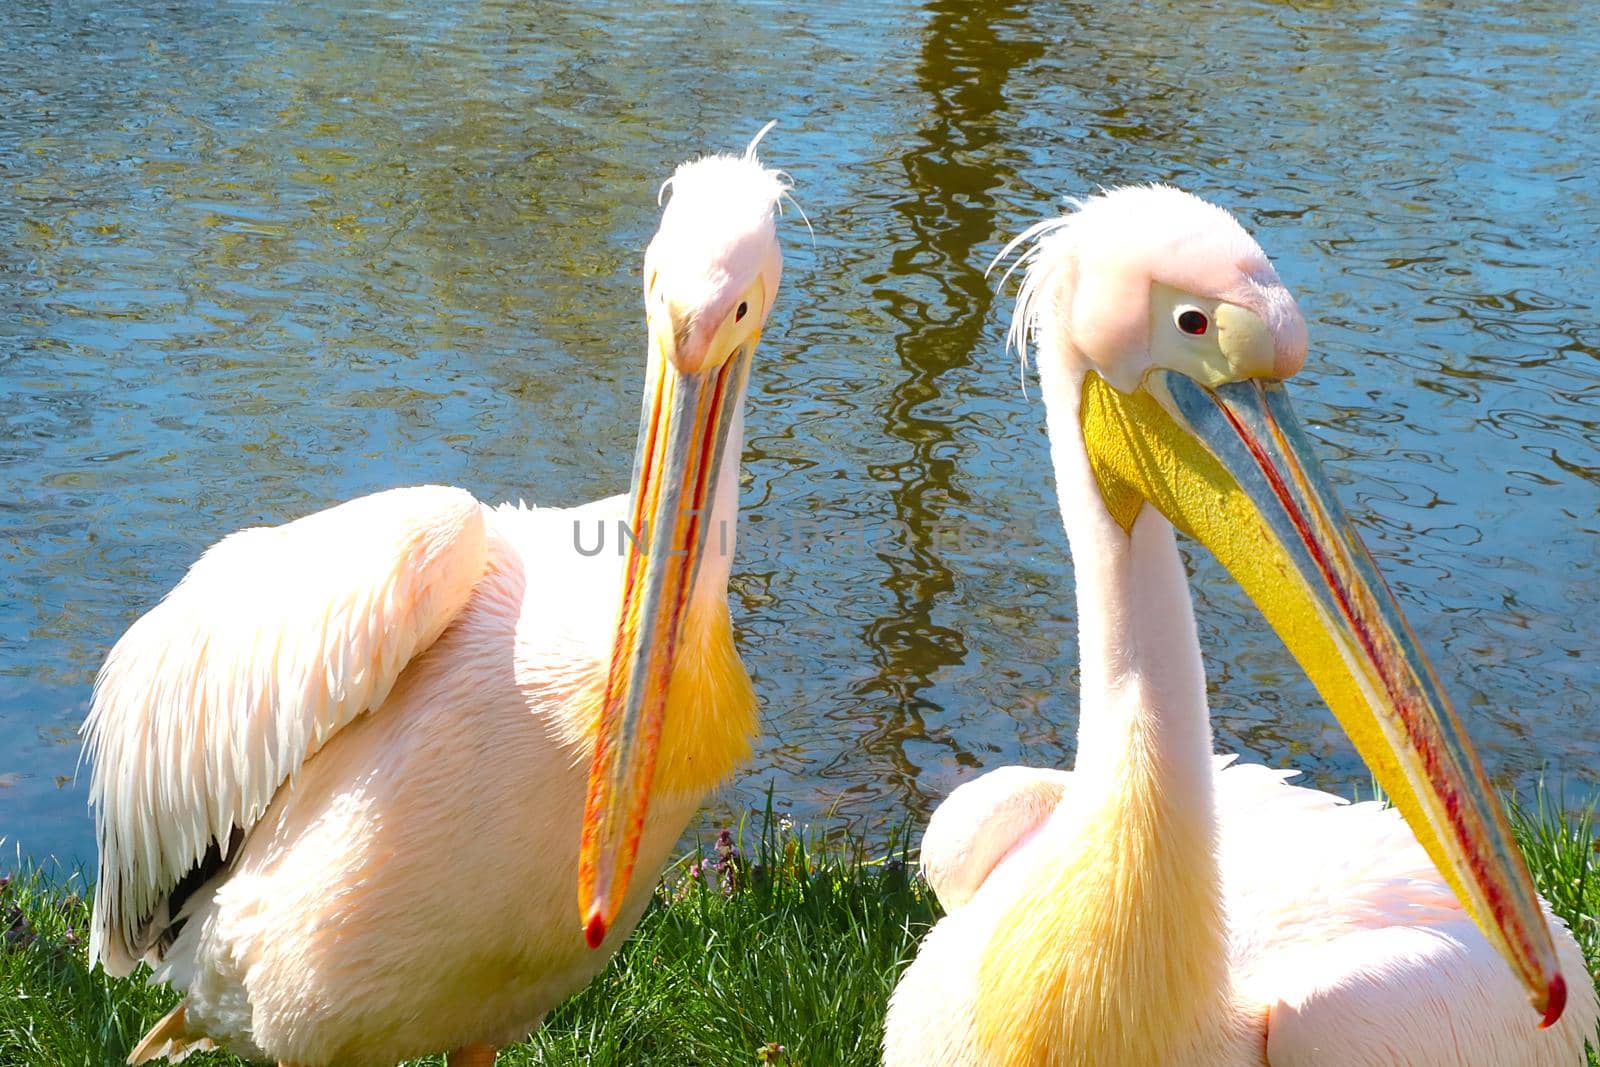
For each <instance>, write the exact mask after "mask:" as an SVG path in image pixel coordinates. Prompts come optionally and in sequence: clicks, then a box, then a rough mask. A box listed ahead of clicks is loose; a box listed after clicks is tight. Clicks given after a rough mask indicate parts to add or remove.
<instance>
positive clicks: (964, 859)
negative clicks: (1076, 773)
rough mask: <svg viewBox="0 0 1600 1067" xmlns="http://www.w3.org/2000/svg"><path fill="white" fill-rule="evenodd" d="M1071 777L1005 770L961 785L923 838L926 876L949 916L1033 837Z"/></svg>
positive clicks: (935, 815) (1049, 772) (1029, 769)
mask: <svg viewBox="0 0 1600 1067" xmlns="http://www.w3.org/2000/svg"><path fill="white" fill-rule="evenodd" d="M1071 778H1072V775H1071V773H1070V772H1067V771H1057V770H1047V769H1043V768H1036V767H1001V768H999V769H998V770H993V771H990V772H989V773H988V774H985V775H982V776H980V777H978V778H974V779H973V780H972V781H970V782H967V783H966V784H964V785H961V786H958V787H957V788H956V789H955V791H953V792H952V793H951V794H950V795H949V796H948V797H946V798H945V801H944V803H943V804H940V805H939V807H938V808H937V809H936V810H935V811H934V813H933V818H932V819H931V820H929V822H928V831H927V833H925V834H923V835H922V876H923V877H924V878H926V879H927V880H928V884H929V885H931V886H933V891H934V892H935V893H936V894H938V897H939V903H940V904H942V905H944V910H945V911H947V912H950V911H954V910H956V909H957V908H959V907H960V906H961V905H963V904H965V903H966V902H967V901H969V900H971V899H972V896H973V894H974V893H976V892H977V891H978V888H979V887H980V886H981V885H983V881H984V879H985V878H988V877H989V872H990V871H992V870H994V869H995V868H996V867H997V866H999V865H1000V861H1001V860H1003V859H1005V858H1006V857H1007V856H1009V855H1011V853H1013V852H1015V851H1016V850H1017V849H1018V848H1019V847H1020V846H1022V845H1023V844H1024V843H1026V842H1027V840H1028V839H1029V838H1030V837H1032V836H1033V834H1034V831H1036V830H1037V829H1038V828H1039V826H1040V825H1041V824H1042V823H1043V822H1044V821H1045V819H1046V818H1048V817H1049V815H1050V813H1051V812H1052V811H1053V810H1055V807H1056V805H1057V804H1059V803H1060V802H1061V795H1062V793H1063V791H1065V789H1066V787H1067V782H1068V781H1069V780H1070V779H1071Z"/></svg>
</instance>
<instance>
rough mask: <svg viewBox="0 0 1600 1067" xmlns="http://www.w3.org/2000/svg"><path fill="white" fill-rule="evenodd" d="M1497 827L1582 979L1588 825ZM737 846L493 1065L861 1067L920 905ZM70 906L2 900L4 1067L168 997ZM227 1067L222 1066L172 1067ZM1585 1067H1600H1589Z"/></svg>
mask: <svg viewBox="0 0 1600 1067" xmlns="http://www.w3.org/2000/svg"><path fill="white" fill-rule="evenodd" d="M1512 821H1513V823H1514V825H1515V826H1516V829H1517V836H1518V839H1519V841H1520V842H1521V844H1522V847H1523V851H1524V853H1525V854H1526V855H1527V857H1528V863H1529V866H1530V867H1531V868H1532V870H1533V874H1534V879H1535V881H1536V882H1537V884H1538V887H1539V892H1540V893H1542V894H1543V895H1544V896H1545V897H1546V898H1547V899H1548V900H1549V901H1550V903H1551V904H1552V906H1553V907H1554V908H1555V910H1556V912H1557V913H1558V914H1560V915H1561V917H1562V918H1564V919H1565V920H1566V921H1567V923H1568V924H1569V925H1570V926H1571V927H1572V929H1573V931H1574V933H1575V934H1576V935H1577V937H1578V940H1579V942H1580V944H1582V946H1583V949H1584V952H1585V954H1586V956H1587V958H1588V960H1589V965H1590V970H1591V972H1594V971H1595V970H1596V969H1597V965H1600V853H1597V845H1596V841H1595V837H1594V832H1593V821H1592V819H1591V818H1590V817H1588V816H1587V815H1585V816H1578V817H1574V816H1570V815H1566V814H1563V813H1562V811H1561V810H1560V809H1559V808H1558V807H1556V806H1555V805H1553V804H1550V803H1548V802H1547V801H1545V800H1544V799H1543V798H1542V796H1541V799H1540V800H1539V801H1537V802H1536V803H1534V805H1533V806H1532V807H1522V806H1518V805H1515V804H1514V805H1513V806H1512ZM735 836H736V835H727V836H725V837H724V838H721V839H719V841H718V842H717V843H716V844H715V845H713V846H712V847H711V848H709V849H707V850H705V861H704V862H703V863H702V864H701V865H699V866H698V869H697V868H696V867H692V866H691V865H690V863H689V862H688V861H687V860H686V861H685V862H683V863H680V864H679V865H678V866H677V867H675V868H674V869H673V870H672V871H670V872H669V873H668V875H667V877H666V878H665V879H664V880H663V882H662V886H661V888H660V889H658V891H657V894H656V900H655V903H654V904H653V905H652V906H651V908H650V910H649V911H648V912H647V913H646V915H645V918H644V920H643V921H642V922H641V923H640V924H639V928H638V930H637V931H636V932H635V933H634V935H633V937H632V938H631V939H630V940H629V941H628V943H627V945H626V946H625V947H624V948H623V949H622V951H621V952H619V953H618V954H617V956H616V958H615V959H613V960H612V962H611V965H610V966H609V967H608V968H607V969H606V971H605V972H604V973H603V974H602V975H601V977H600V978H599V979H597V980H596V981H595V982H594V983H592V984H591V985H590V986H589V988H588V989H586V990H584V991H583V992H581V993H579V994H578V995H577V996H575V997H573V998H572V999H571V1000H570V1001H568V1002H567V1003H566V1004H565V1005H563V1006H562V1007H561V1009H560V1010H559V1011H557V1012H556V1013H555V1014H554V1015H552V1016H551V1018H550V1019H549V1021H548V1022H547V1023H546V1025H545V1027H544V1029H543V1030H542V1031H541V1032H540V1033H539V1035H538V1036H537V1037H536V1038H535V1039H534V1040H533V1041H531V1042H529V1043H528V1044H525V1045H520V1046H517V1047H516V1048H513V1049H508V1050H506V1051H504V1052H502V1053H501V1058H500V1062H501V1063H502V1064H507V1065H512V1067H521V1065H529V1064H541V1065H546V1067H553V1065H558V1064H560V1065H567V1064H593V1065H596V1067H612V1065H615V1067H622V1065H624V1064H626V1065H639V1064H673V1065H681V1064H711V1065H722V1064H760V1063H780V1064H806V1065H817V1067H835V1065H837V1067H848V1065H856V1064H860V1065H867V1064H876V1063H877V1062H878V1044H879V1040H880V1037H881V1034H882V1027H883V1013H884V1009H885V1006H886V1005H887V1002H888V997H889V992H890V990H891V989H892V988H893V986H894V982H895V979H896V976H897V975H898V974H899V972H900V969H901V968H902V967H903V966H904V965H905V964H906V963H907V962H908V961H909V960H910V959H911V958H912V956H913V955H914V953H915V949H916V943H917V941H918V939H919V938H920V937H921V936H922V934H923V933H924V932H925V931H926V929H927V927H928V926H929V924H930V923H931V922H932V921H933V920H934V918H935V917H936V914H937V905H936V904H935V903H934V901H933V899H932V894H931V893H930V892H929V891H928V890H927V888H926V886H924V885H923V884H922V883H921V882H920V881H919V880H918V879H916V878H915V877H914V876H912V875H910V874H909V873H908V872H909V871H910V870H911V865H910V864H908V862H907V856H906V855H905V854H904V852H903V851H902V850H897V849H891V850H890V857H889V858H888V859H887V860H884V859H873V858H869V857H868V856H867V855H865V854H864V853H863V851H862V850H861V848H860V847H859V845H856V844H854V843H852V842H850V841H848V840H840V839H829V840H819V839H812V838H808V837H807V836H806V835H805V834H803V833H801V832H797V831H794V830H791V829H789V828H787V827H786V826H778V825H774V824H772V823H771V821H770V820H769V821H768V823H767V824H766V825H765V826H764V827H763V828H762V830H761V833H760V835H759V840H757V841H752V842H750V843H749V844H750V850H749V851H748V852H744V851H739V850H735V848H734V839H735ZM82 891H83V887H82V883H81V881H80V880H79V879H77V878H75V877H74V878H67V879H54V880H52V879H50V878H47V877H46V876H44V875H43V874H41V873H40V872H39V871H37V870H30V871H22V872H19V873H18V874H16V875H15V876H14V877H13V878H11V880H10V881H9V883H8V884H6V885H5V886H3V887H0V1065H4V1067H11V1065H14V1064H15V1065H23V1064H26V1065H29V1067H90V1065H93V1067H100V1065H107V1067H109V1065H113V1064H120V1063H121V1062H122V1059H123V1057H124V1056H125V1055H126V1054H127V1050H128V1049H129V1047H131V1046H132V1044H133V1043H134V1042H135V1041H137V1040H138V1039H139V1037H140V1036H141V1035H142V1034H143V1033H144V1031H145V1029H146V1028H147V1027H148V1026H149V1025H150V1024H151V1023H153V1022H154V1021H155V1020H156V1019H158V1018H159V1017H160V1016H161V1015H162V1014H163V1013H164V1012H165V1011H166V1010H167V1009H168V1008H169V1007H171V1005H172V1004H173V1003H175V1002H176V999H177V998H176V996H175V995H174V994H173V993H172V992H171V991H169V990H166V989H162V988H153V987H150V986H148V985H146V984H144V983H143V982H142V981H141V980H138V979H126V980H112V979H108V978H107V977H106V976H105V975H104V973H103V972H100V971H97V970H96V971H91V970H90V969H89V967H88V964H87V960H86V958H85V945H84V937H85V934H84V931H85V929H86V927H87V922H88V905H87V903H86V901H85V900H84V899H83V896H82ZM1569 977H1571V976H1569ZM239 1062H240V1061H238V1060H236V1059H234V1058H232V1057H230V1056H225V1055H222V1054H220V1053H209V1054H205V1055H197V1056H194V1057H192V1058H191V1059H189V1060H188V1061H186V1063H187V1064H193V1065H196V1067H221V1065H228V1064H238V1063H239ZM417 1062H418V1063H429V1064H438V1063H440V1062H442V1060H441V1058H438V1057H435V1058H434V1059H432V1060H422V1061H417ZM1590 1063H1591V1064H1592V1065H1596V1067H1600V1060H1597V1059H1596V1058H1595V1057H1594V1056H1593V1055H1591V1058H1590Z"/></svg>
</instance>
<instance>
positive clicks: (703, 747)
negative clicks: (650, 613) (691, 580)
mask: <svg viewBox="0 0 1600 1067" xmlns="http://www.w3.org/2000/svg"><path fill="white" fill-rule="evenodd" d="M608 666H609V665H608V664H607V663H605V662H604V661H601V662H597V663H596V664H595V665H594V673H593V675H592V676H591V677H590V679H589V680H588V681H587V682H586V683H585V685H584V686H583V688H582V689H581V690H580V691H579V692H578V695H577V698H576V699H575V700H574V701H573V702H572V703H571V704H569V705H568V706H567V709H568V710H567V712H566V714H565V715H564V716H563V720H564V721H563V724H562V732H563V734H565V736H566V737H568V738H569V739H570V743H572V744H574V745H577V746H580V747H581V750H582V752H583V753H584V757H583V758H584V759H587V758H588V757H589V755H590V754H592V753H593V751H594V736H595V731H596V730H598V729H599V726H600V707H601V704H602V703H603V701H604V696H605V687H606V669H607V667H608ZM756 729H757V721H756V694H755V689H754V688H753V687H752V686H751V684H750V676H749V675H748V674H746V673H745V669H744V663H743V662H742V661H740V659H739V650H738V648H737V647H735V645H734V643H733V622H732V620H731V619H730V618H729V617H728V604H727V600H726V599H725V598H724V597H722V596H715V597H697V598H695V599H692V600H691V601H690V602H689V605H688V608H687V613H686V614H685V616H684V620H683V632H682V634H681V635H680V637H679V641H678V655H677V660H676V662H675V663H674V664H673V667H672V683H671V685H670V687H669V688H668V690H667V707H666V712H665V713H664V714H663V716H662V721H661V743H660V747H659V748H658V749H657V751H656V769H655V778H654V780H653V782H652V785H651V788H652V790H654V791H655V792H658V793H666V794H674V795H678V796H693V797H700V796H702V795H704V794H706V793H708V792H710V791H711V790H712V789H713V788H715V787H716V786H717V784H718V783H720V782H721V781H722V780H723V779H724V778H726V777H727V776H728V774H729V772H731V771H732V770H733V768H735V767H736V766H738V765H739V764H740V763H742V762H743V761H744V760H745V758H746V757H748V756H749V755H750V742H751V741H752V740H753V739H754V738H755V735H756Z"/></svg>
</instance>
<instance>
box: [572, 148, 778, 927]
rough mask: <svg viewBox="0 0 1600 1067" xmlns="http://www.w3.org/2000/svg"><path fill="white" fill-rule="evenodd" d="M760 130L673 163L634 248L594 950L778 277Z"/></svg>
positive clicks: (645, 798)
mask: <svg viewBox="0 0 1600 1067" xmlns="http://www.w3.org/2000/svg"><path fill="white" fill-rule="evenodd" d="M770 128H771V126H770V124H769V125H768V127H767V129H770ZM765 133H766V129H763V130H762V131H761V133H760V134H757V135H756V138H755V140H754V141H752V142H751V144H750V146H749V148H747V149H746V150H745V152H744V154H743V155H739V156H733V155H715V156H708V157H706V158H704V159H700V160H696V161H694V162H691V163H685V164H683V165H682V166H680V167H679V168H678V169H677V171H676V172H675V173H674V174H673V175H672V177H671V178H669V179H668V180H667V182H666V184H665V185H664V186H663V187H662V195H663V196H664V197H669V199H668V200H667V204H666V208H665V210H664V211H663V212H662V215H661V225H660V228H659V229H658V230H657V232H656V235H655V237H654V239H652V240H651V242H650V247H649V250H648V251H647V252H646V254H645V268H644V298H645V315H646V320H647V331H648V342H647V352H646V375H645V392H644V407H643V412H642V414H641V416H640V420H639V441H638V446H637V450H636V452H635V454H634V472H633V490H632V502H631V509H630V520H631V524H632V534H633V539H632V540H631V541H630V544H629V551H628V555H627V559H626V560H625V561H624V567H625V570H624V577H623V594H622V604H621V609H620V611H619V613H618V616H617V629H616V638H615V641H614V644H613V650H612V657H611V663H610V668H609V671H608V673H607V676H606V680H605V688H604V693H603V696H602V699H601V705H600V711H599V718H598V726H597V731H596V735H595V747H594V756H593V762H592V764H591V766H590V772H589V785H588V793H587V798H586V800H585V806H584V821H583V836H582V842H581V845H580V852H579V867H578V897H579V900H578V904H579V909H580V914H581V917H582V920H583V924H584V934H585V937H586V938H587V940H588V942H589V944H590V946H591V947H598V946H599V945H600V943H601V941H602V940H604V938H605V934H606V931H607V929H608V928H609V927H610V926H611V925H612V924H613V922H614V921H615V919H616V916H617V913H618V911H619V910H620V909H621V907H622V902H623V899H624V897H625V895H626V892H627V888H628V881H629V878H630V876H631V875H632V872H633V865H634V860H635V858H636V854H637V851H638V847H639V839H640V834H641V832H642V829H643V825H644V819H645V814H646V812H647V811H648V809H649V798H650V785H651V778H652V776H653V774H654V771H655V763H656V753H657V748H658V744H659V741H660V736H661V723H662V717H663V713H664V712H665V710H666V707H667V697H668V690H669V688H670V685H669V683H670V682H671V680H672V677H673V667H674V664H675V662H676V660H677V658H678V652H679V648H680V646H681V645H682V644H684V643H685V642H687V641H691V640H692V638H693V635H686V634H685V633H684V629H685V626H684V623H685V619H686V618H687V617H688V614H689V612H688V608H689V606H690V602H691V600H692V599H693V598H694V597H695V596H696V595H697V592H696V581H695V579H696V576H697V574H698V572H699V568H700V561H701V558H702V557H703V555H704V553H705V545H706V536H707V531H708V528H709V526H710V525H711V524H710V521H709V520H710V515H711V512H712V509H713V504H714V502H715V501H716V500H717V498H718V497H719V495H720V496H727V497H729V498H731V495H732V494H734V493H736V492H737V488H738V486H737V482H738V477H737V475H738V471H737V467H738V456H737V441H738V440H739V438H740V433H739V432H738V430H737V428H738V427H739V426H740V425H741V424H742V410H741V409H742V403H743V399H744V390H745V381H746V378H747V376H748V374H749V370H750V361H751V356H752V354H753V353H754V352H755V348H756V344H757V342H758V341H759V340H760V338H761V329H762V327H763V326H764V325H765V324H766V321H767V316H768V314H769V313H770V312H771V311H772V305H773V301H774V299H775V298H776V297H777V294H778V281H779V278H780V276H781V275H782V273H783V257H782V255H781V253H780V252H779V249H778V237H777V230H776V226H775V222H776V218H775V217H776V215H777V213H778V208H779V202H780V200H781V198H782V197H783V195H784V194H785V192H786V191H787V189H788V182H787V180H786V178H785V177H784V175H783V174H782V173H781V172H780V171H775V170H769V169H767V168H766V167H763V166H762V165H761V163H760V162H759V161H758V160H757V159H756V154H755V149H756V143H757V142H759V141H760V140H761V136H762V134H765ZM730 429H733V430H734V431H735V432H734V433H733V434H732V435H731V441H732V442H734V444H733V446H732V447H729V442H730V433H729V431H730ZM730 453H732V454H731V455H730ZM701 595H718V596H722V595H725V592H724V591H723V590H720V589H719V590H710V591H702V594H701Z"/></svg>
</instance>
